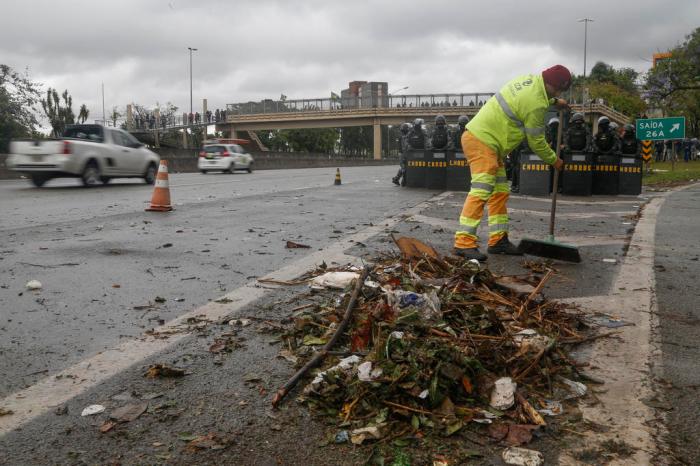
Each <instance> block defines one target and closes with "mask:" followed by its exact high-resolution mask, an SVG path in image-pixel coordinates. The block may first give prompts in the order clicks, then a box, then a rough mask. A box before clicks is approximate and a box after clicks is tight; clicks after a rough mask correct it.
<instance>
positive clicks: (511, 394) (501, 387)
mask: <svg viewBox="0 0 700 466" xmlns="http://www.w3.org/2000/svg"><path fill="white" fill-rule="evenodd" d="M516 388H518V384H516V383H515V382H513V379H511V378H510V377H501V378H500V379H498V380H496V382H495V383H494V387H493V391H492V392H491V401H490V402H489V405H491V407H492V408H494V409H497V410H499V411H504V410H506V409H508V408H510V407H512V406H513V405H514V404H515V389H516Z"/></svg>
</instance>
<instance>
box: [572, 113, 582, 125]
mask: <svg viewBox="0 0 700 466" xmlns="http://www.w3.org/2000/svg"><path fill="white" fill-rule="evenodd" d="M579 121H580V122H581V123H583V122H584V121H585V120H584V118H583V113H581V112H576V113H574V114H573V115H572V116H571V123H577V122H579Z"/></svg>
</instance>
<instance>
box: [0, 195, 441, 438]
mask: <svg viewBox="0 0 700 466" xmlns="http://www.w3.org/2000/svg"><path fill="white" fill-rule="evenodd" d="M447 195H449V193H442V194H439V195H437V196H434V197H432V198H431V199H428V200H427V201H424V202H422V203H420V204H418V205H416V206H414V207H412V208H410V209H407V210H406V211H405V212H402V213H401V214H400V215H396V216H394V217H391V218H388V219H386V220H384V221H383V222H381V225H374V226H371V227H368V228H365V229H363V230H360V231H358V232H357V233H355V234H353V235H350V236H348V237H346V238H344V239H342V240H340V241H337V242H335V243H332V244H331V245H330V246H328V247H327V248H325V249H321V250H319V251H316V252H314V253H313V254H310V255H308V256H305V257H303V258H302V259H300V260H298V261H296V262H294V263H292V264H290V265H287V266H285V267H282V268H280V269H278V270H276V271H274V272H271V273H270V274H268V275H266V276H265V277H261V278H265V279H276V280H293V279H295V278H296V277H298V276H299V275H301V274H302V273H304V272H306V271H308V270H309V269H311V268H313V267H314V266H316V265H318V264H320V263H321V262H323V261H325V262H326V263H332V262H336V263H354V264H357V265H361V264H360V260H359V258H357V257H355V256H349V255H346V254H345V253H344V251H345V250H346V249H348V248H351V247H352V246H354V245H355V242H358V241H359V242H364V241H367V240H368V239H369V238H371V237H373V236H375V235H378V234H381V233H383V232H384V231H385V230H386V229H387V228H389V229H390V228H393V227H394V226H395V225H396V224H398V223H399V222H401V221H403V220H404V219H405V217H406V216H407V215H408V216H410V215H415V214H418V213H419V212H421V211H422V210H425V209H427V208H428V207H430V205H431V203H433V202H436V201H438V200H441V199H443V198H445V197H446V196H447ZM277 288H278V287H276V286H274V285H273V286H269V285H267V284H266V285H265V288H263V287H261V286H260V284H259V283H257V282H256V281H251V282H249V283H247V284H245V285H243V286H242V287H240V288H237V289H235V290H233V291H232V292H230V293H228V294H226V295H224V296H223V297H222V298H228V299H229V300H231V303H228V304H219V303H216V302H211V303H208V304H206V305H204V306H202V307H200V308H198V309H195V310H193V311H190V312H187V313H185V314H183V315H181V316H179V317H177V318H175V319H173V320H171V321H170V322H167V323H166V324H165V325H162V326H160V327H157V328H156V329H155V331H156V332H160V333H164V334H169V332H175V333H173V334H171V335H170V336H169V337H168V338H167V339H160V338H155V337H153V336H150V335H143V336H142V337H141V338H139V339H134V340H129V341H126V342H123V343H121V344H120V345H118V346H117V347H115V348H112V349H109V350H106V351H102V352H100V353H98V354H96V355H94V356H92V357H90V358H88V359H85V360H83V361H81V362H79V363H78V364H75V365H73V366H72V367H69V368H67V369H64V370H62V371H60V372H58V373H57V374H52V375H50V376H48V377H46V378H44V379H43V380H40V381H39V382H37V383H36V384H34V385H32V386H31V387H28V388H25V389H23V390H20V391H18V392H15V393H13V394H10V395H8V396H6V397H5V398H4V399H0V406H2V407H3V408H5V409H9V410H12V411H13V412H14V414H12V415H8V416H2V417H0V436H3V435H5V434H7V433H8V432H10V431H12V430H14V429H17V428H18V427H21V426H22V425H23V424H25V423H27V422H29V421H31V420H32V419H35V418H36V417H38V416H40V415H42V414H44V413H46V412H47V411H49V410H50V409H52V408H54V407H56V406H58V405H60V404H62V403H65V402H66V401H68V400H70V399H71V398H73V397H75V396H76V395H79V394H81V393H83V392H85V391H87V390H88V389H90V388H92V387H95V386H96V385H98V384H99V383H101V382H104V381H105V380H107V379H108V378H110V377H112V376H114V375H115V374H117V373H119V372H121V371H123V370H125V369H127V368H129V367H131V366H133V365H134V364H137V363H139V362H140V361H143V360H144V359H146V358H148V357H150V356H152V355H154V354H156V353H158V352H160V351H163V350H165V349H167V348H169V347H170V346H172V345H174V344H175V343H177V342H179V341H181V340H182V339H184V338H186V337H187V336H189V335H191V334H190V333H188V332H187V331H186V329H185V330H183V327H184V325H185V323H186V321H187V319H189V318H192V317H197V318H200V319H206V320H210V321H212V322H216V321H218V320H220V319H222V318H224V317H227V316H229V315H232V314H233V313H235V312H238V311H241V310H242V309H244V308H245V307H246V306H247V305H249V304H251V303H252V302H254V301H255V300H257V299H259V298H261V297H262V296H264V295H265V294H266V293H268V292H270V290H271V289H272V290H274V289H277Z"/></svg>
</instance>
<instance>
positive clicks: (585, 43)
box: [578, 18, 593, 126]
mask: <svg viewBox="0 0 700 466" xmlns="http://www.w3.org/2000/svg"><path fill="white" fill-rule="evenodd" d="M578 22H579V23H583V83H582V85H581V108H582V109H583V113H584V114H585V112H586V102H585V99H586V55H587V52H588V50H587V48H588V23H592V22H593V20H592V19H591V18H583V19H579V20H578ZM589 113H590V112H589ZM592 125H593V122H592V121H591V126H592Z"/></svg>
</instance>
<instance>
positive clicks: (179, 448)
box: [0, 167, 648, 465]
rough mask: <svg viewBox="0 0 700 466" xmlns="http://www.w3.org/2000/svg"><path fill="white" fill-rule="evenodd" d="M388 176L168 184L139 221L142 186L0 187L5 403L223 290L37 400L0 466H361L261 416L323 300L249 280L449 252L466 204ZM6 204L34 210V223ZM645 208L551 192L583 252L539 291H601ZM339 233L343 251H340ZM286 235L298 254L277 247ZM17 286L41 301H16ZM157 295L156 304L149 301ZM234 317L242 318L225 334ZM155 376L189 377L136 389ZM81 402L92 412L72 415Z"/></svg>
mask: <svg viewBox="0 0 700 466" xmlns="http://www.w3.org/2000/svg"><path fill="white" fill-rule="evenodd" d="M394 172H395V168H394V167H381V168H380V167H372V168H353V169H343V177H344V178H343V183H344V184H343V185H342V186H340V187H337V186H332V185H330V184H331V182H332V179H333V175H334V170H330V169H317V170H294V171H288V172H282V171H269V172H268V171H266V172H264V173H263V172H258V173H254V174H253V175H252V176H251V177H245V175H234V176H232V178H231V179H235V181H232V182H230V183H229V182H227V181H219V178H217V179H216V181H215V182H212V183H213V184H204V185H201V184H199V183H200V182H201V180H202V177H201V176H199V175H180V176H177V175H176V176H173V177H172V181H171V185H172V186H173V188H171V190H172V191H173V198H174V199H176V201H175V202H176V204H177V205H176V209H177V210H176V211H175V212H173V213H170V214H165V215H158V214H157V215H153V214H147V213H144V212H142V208H143V204H144V202H143V198H144V195H146V198H147V196H148V195H147V192H148V189H147V188H146V187H143V186H138V185H134V186H131V185H129V184H124V185H121V186H109V187H104V188H98V189H96V190H95V191H96V192H95V193H94V197H90V198H87V197H85V193H87V192H86V191H83V190H81V191H80V192H77V190H76V189H74V188H57V189H56V188H54V189H51V188H48V189H43V190H28V189H25V187H23V186H21V185H19V184H17V183H18V182H12V183H7V184H6V183H2V184H0V191H1V192H2V193H3V194H5V195H6V194H7V193H9V194H11V195H15V197H12V196H11V199H10V202H9V203H7V204H3V206H2V213H3V214H7V218H10V219H11V222H9V223H4V224H3V227H2V229H3V231H2V240H1V243H0V252H1V254H2V255H1V257H2V260H1V261H0V273H1V275H2V277H3V278H2V283H0V285H1V286H2V288H0V306H1V307H2V309H3V311H2V315H0V336H1V337H2V343H1V344H0V352H1V353H2V356H3V357H2V358H1V359H0V374H3V375H5V377H2V378H0V398H1V397H7V398H5V400H4V401H7V400H11V399H13V397H16V396H17V394H16V392H18V391H20V390H22V389H25V387H31V386H33V385H34V384H37V383H38V382H40V381H42V380H44V381H45V380H46V379H50V378H51V377H55V376H56V375H57V374H59V375H60V377H62V378H63V377H65V376H66V374H69V375H70V371H71V367H75V366H73V365H75V364H77V363H78V362H79V361H82V360H85V359H87V358H90V357H96V356H97V357H99V355H100V352H102V351H104V350H106V349H107V348H111V347H114V346H116V345H118V344H125V343H128V342H130V341H138V340H141V339H143V333H144V331H146V330H148V329H151V328H153V327H157V326H158V325H160V324H162V323H163V322H167V321H170V320H172V319H174V318H176V317H177V316H179V315H182V314H184V313H186V312H189V313H191V314H192V315H196V314H197V310H198V309H199V308H201V307H202V306H210V305H211V301H213V300H217V299H219V298H220V297H221V296H223V295H225V294H227V293H229V294H227V296H231V297H232V298H233V299H232V300H231V301H234V302H233V303H232V304H223V305H222V309H221V310H220V311H219V314H218V315H225V316H226V317H225V318H224V317H222V318H217V319H215V320H214V321H213V322H211V323H207V322H205V323H204V324H202V325H198V324H199V322H197V321H196V320H195V321H194V322H190V323H191V324H192V325H190V326H186V327H185V328H184V329H183V330H182V332H181V333H180V335H179V336H177V337H175V336H172V337H170V338H164V339H163V340H162V342H161V345H162V347H160V348H161V349H160V350H159V351H156V352H153V353H143V354H142V355H141V356H139V354H134V355H133V361H132V363H131V366H130V367H128V368H127V369H126V370H123V371H115V372H114V373H110V372H107V373H106V374H105V378H104V379H101V381H100V382H99V383H94V384H92V383H91V382H90V381H89V377H85V378H84V379H83V378H82V376H78V377H76V379H75V380H71V381H70V382H71V383H72V384H75V385H77V386H79V389H76V391H75V393H76V396H71V397H67V398H66V399H67V401H65V402H61V403H58V404H55V405H50V406H45V405H44V406H43V407H41V406H42V405H41V402H40V400H38V402H37V404H36V406H37V407H38V408H37V409H38V411H37V412H34V413H32V414H31V416H30V418H31V420H30V421H29V422H26V423H23V425H18V426H15V427H16V428H13V430H11V431H10V432H9V433H7V434H6V435H5V436H4V437H1V438H0V451H2V453H3V454H2V455H0V464H3V465H4V464H8V465H14V464H94V463H100V464H108V463H121V464H222V463H229V464H301V463H304V464H363V463H364V462H365V461H366V460H367V458H368V457H369V455H370V454H371V449H369V450H368V449H367V448H355V447H350V446H346V445H334V444H332V443H331V444H330V445H329V444H328V438H329V435H333V431H331V430H329V428H328V426H326V425H325V423H324V422H323V419H318V418H311V417H309V414H308V412H307V411H306V409H304V408H301V407H299V406H297V405H296V403H295V402H294V400H293V398H294V394H292V396H290V398H289V400H287V402H286V403H285V405H284V406H283V409H282V410H280V411H275V412H273V411H271V410H270V408H269V407H270V399H271V397H272V395H273V394H274V391H275V390H276V388H278V387H279V386H280V385H281V384H283V383H284V382H285V381H286V379H287V378H288V377H289V376H290V375H291V373H292V372H293V370H294V368H293V366H292V365H291V364H290V363H289V362H287V361H285V360H284V359H281V358H279V357H278V354H279V352H280V350H281V349H282V348H281V347H280V343H279V340H278V338H277V336H276V332H275V327H276V326H277V325H279V322H280V321H281V320H283V319H285V318H286V317H288V316H289V314H290V312H291V310H292V309H293V308H295V307H297V306H299V305H303V304H306V303H309V302H312V301H313V300H315V299H323V297H322V296H312V295H309V293H308V290H307V288H306V287H305V286H303V285H301V286H293V287H292V286H274V285H269V284H259V283H258V284H256V283H255V279H256V278H258V277H261V276H263V275H267V274H270V273H274V272H275V271H276V270H279V269H280V268H281V267H285V266H286V267H288V268H289V267H290V266H291V267H292V268H291V269H290V270H294V267H293V265H294V264H298V269H297V270H296V272H297V275H299V274H301V273H303V272H305V271H306V270H308V269H309V268H311V267H310V265H311V264H314V263H315V264H320V263H321V261H322V260H327V261H328V262H329V263H330V262H332V261H333V260H337V258H338V257H348V256H343V255H342V254H341V255H339V251H342V253H343V254H347V255H349V256H351V257H348V259H350V260H353V261H354V262H357V261H358V260H357V259H352V256H354V257H359V258H362V259H369V258H371V257H373V256H374V255H376V254H378V253H383V252H387V251H389V250H393V249H394V248H393V244H392V240H391V238H390V236H389V235H390V234H394V235H407V236H414V237H417V238H419V239H421V240H424V241H427V242H429V243H430V244H432V245H434V246H435V247H436V248H438V250H440V251H442V252H445V253H447V252H449V250H450V249H451V243H452V236H453V232H454V229H455V228H456V226H457V224H456V219H457V218H458V215H459V211H460V209H461V205H462V202H463V200H464V193H445V194H439V193H436V192H429V191H425V190H408V189H402V188H397V187H395V186H393V185H391V184H390V183H389V182H388V180H389V179H390V177H391V176H392V175H393V173H394ZM239 177H240V178H239ZM244 177H245V178H244ZM302 178H303V180H302ZM204 179H205V181H206V182H208V180H214V177H209V176H207V177H204ZM221 179H222V180H224V178H223V177H221ZM238 179H240V180H242V181H238ZM178 185H179V186H180V187H181V188H180V189H177V186H178ZM188 185H189V186H188ZM92 191H93V190H90V192H89V193H88V194H90V195H91V196H93V193H92ZM21 196H25V197H27V199H28V200H30V202H29V204H37V205H38V207H37V212H35V213H32V211H31V210H30V206H28V205H25V204H26V203H24V202H23V201H22V199H19V198H20V197H21ZM207 196H214V197H213V198H208V197H207ZM62 197H64V199H63V201H61V198H62ZM647 200H648V198H647V197H646V196H642V197H622V196H621V197H598V196H597V197H594V198H573V197H566V196H565V197H562V198H561V199H560V204H559V209H558V213H559V214H560V217H559V220H558V227H557V230H556V236H557V238H558V239H560V240H564V241H566V242H569V243H572V244H578V245H581V247H580V249H581V254H582V257H583V263H582V264H578V265H573V264H564V263H559V262H557V263H554V264H553V266H554V267H555V268H556V269H557V270H558V271H559V273H558V274H557V276H556V277H555V279H553V280H552V281H551V282H550V283H548V285H547V287H546V289H545V290H546V291H545V293H546V294H547V296H548V297H557V298H574V297H582V296H600V295H605V294H607V293H608V292H609V291H610V287H611V284H612V282H613V279H614V277H615V276H616V274H617V272H618V271H619V267H620V262H621V259H622V258H623V257H624V255H625V251H626V250H627V245H628V242H629V238H630V235H631V233H632V232H633V229H634V223H635V221H636V215H637V213H638V211H639V209H640V207H642V206H643V205H644V203H645V202H646V201H647ZM426 201H427V203H426ZM66 204H67V205H66ZM109 205H113V207H111V208H110V207H108V206H109ZM6 206H9V207H6ZM61 206H64V207H63V208H64V209H65V211H64V212H63V213H62V212H61V211H60V208H61ZM509 207H510V208H511V217H512V228H511V230H512V232H511V237H512V238H513V239H514V240H515V241H517V240H518V239H519V238H521V237H525V236H527V237H531V238H540V237H542V238H544V237H545V236H546V233H547V224H548V223H547V222H548V220H549V217H548V211H549V203H548V201H547V200H545V199H538V198H527V197H523V196H514V197H512V199H511V201H510V203H509ZM6 209H7V211H6ZM3 218H5V217H3ZM13 224H14V225H13ZM385 225H386V226H385ZM482 229H483V225H482ZM349 237H352V238H356V240H354V242H352V243H350V242H348V241H347V238H349ZM286 240H293V241H296V242H299V243H303V244H307V245H310V246H311V247H312V249H310V250H307V249H285V247H284V245H285V242H286ZM326 252H327V256H325V255H324V253H326ZM310 254H313V256H310ZM324 257H328V259H324ZM309 258H311V259H309ZM532 259H533V258H517V257H505V256H497V257H490V259H489V267H490V269H491V270H492V271H494V272H496V273H504V274H522V273H524V272H526V270H525V269H524V268H523V265H524V264H525V262H524V261H526V260H532ZM305 261H306V262H305ZM289 273H291V272H289ZM30 279H38V280H40V281H41V282H42V283H43V285H44V288H43V289H42V290H41V291H39V292H29V291H26V290H24V284H25V283H26V282H27V281H28V280H30ZM251 283H253V285H251ZM242 287H249V288H250V289H252V290H253V291H254V292H255V293H257V294H255V296H256V297H257V298H256V299H252V300H251V301H250V302H249V303H247V304H245V303H244V304H242V305H240V306H239V305H237V304H236V302H235V301H236V300H237V299H238V298H237V296H238V295H237V294H236V293H237V290H239V289H241V288H242ZM20 294H21V295H20ZM156 297H162V298H165V302H163V303H156ZM243 301H244V300H242V301H241V302H243ZM143 306H146V307H145V308H144V307H143ZM226 306H230V312H229V311H227V309H228V308H227V307H226ZM232 317H245V318H249V319H250V320H251V322H252V323H251V325H249V326H246V327H242V328H238V327H231V326H230V325H228V323H227V322H228V320H229V318H232ZM217 338H229V339H231V340H232V341H235V342H236V345H235V346H236V347H235V349H232V351H231V352H230V353H226V354H224V355H223V356H220V355H215V354H212V353H211V352H209V347H210V345H211V344H212V343H213V342H214V340H215V339H217ZM170 341H172V343H170ZM3 361H4V362H3ZM155 363H168V364H173V365H177V366H178V367H182V368H184V369H186V371H188V373H189V374H188V375H187V376H185V377H183V378H178V379H148V378H144V376H143V374H144V373H145V371H146V369H147V367H148V366H149V364H155ZM81 371H82V372H81ZM89 371H90V368H89V367H88V368H80V371H78V370H76V374H77V373H88V372H89ZM62 382H65V380H62ZM81 384H83V386H82V387H80V385H81ZM13 393H15V394H14V395H13ZM22 393H25V392H20V396H22ZM26 393H29V394H30V396H34V395H31V394H33V393H35V392H32V391H31V390H28V391H26ZM143 399H146V401H148V405H149V407H148V410H147V411H146V413H144V414H143V415H142V416H141V417H140V418H138V419H137V420H135V421H132V422H130V423H127V424H122V425H119V426H117V427H115V428H114V429H113V430H112V431H110V432H108V433H104V434H103V433H100V431H99V428H100V426H102V425H103V423H104V422H105V421H106V420H107V419H108V417H107V416H108V414H109V413H110V412H112V411H113V410H114V409H116V408H118V407H120V406H123V405H126V404H129V403H133V402H135V401H137V400H143ZM2 401H3V400H0V406H2V405H3V403H2ZM95 403H97V404H102V405H104V406H105V407H106V408H107V411H106V412H105V413H104V414H98V415H96V416H94V417H81V416H80V412H81V411H82V409H83V408H84V407H86V406H88V405H90V404H95ZM39 407H41V408H39ZM64 408H65V409H64ZM7 419H8V417H7V416H5V417H2V418H0V424H1V423H2V422H6V420H7ZM208 433H215V434H216V436H217V438H219V440H220V442H221V443H222V444H225V446H226V448H224V449H221V450H218V449H217V450H211V449H208V450H197V451H192V450H191V449H188V448H187V441H186V439H188V438H191V437H192V436H197V435H206V434H208ZM0 435H1V434H0ZM39 439H41V441H39ZM557 441H560V439H558V440H557V439H554V438H550V437H549V436H546V437H545V438H543V439H540V440H538V443H536V444H533V448H541V449H543V450H544V451H545V453H546V455H547V458H548V460H556V458H557V455H558V453H557V452H558V447H557V443H556V442H557ZM566 442H569V440H567V441H566ZM550 443H551V445H550ZM473 446H474V447H475V448H479V449H480V450H481V452H482V454H484V455H485V457H483V458H482V460H481V461H482V462H483V464H494V462H496V464H498V463H497V462H498V461H499V460H496V459H495V458H496V456H497V455H498V453H499V452H500V450H501V448H499V447H498V446H497V445H495V444H494V445H476V444H475V445H473ZM436 448H437V449H438V450H439V447H436ZM438 450H436V451H438Z"/></svg>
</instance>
